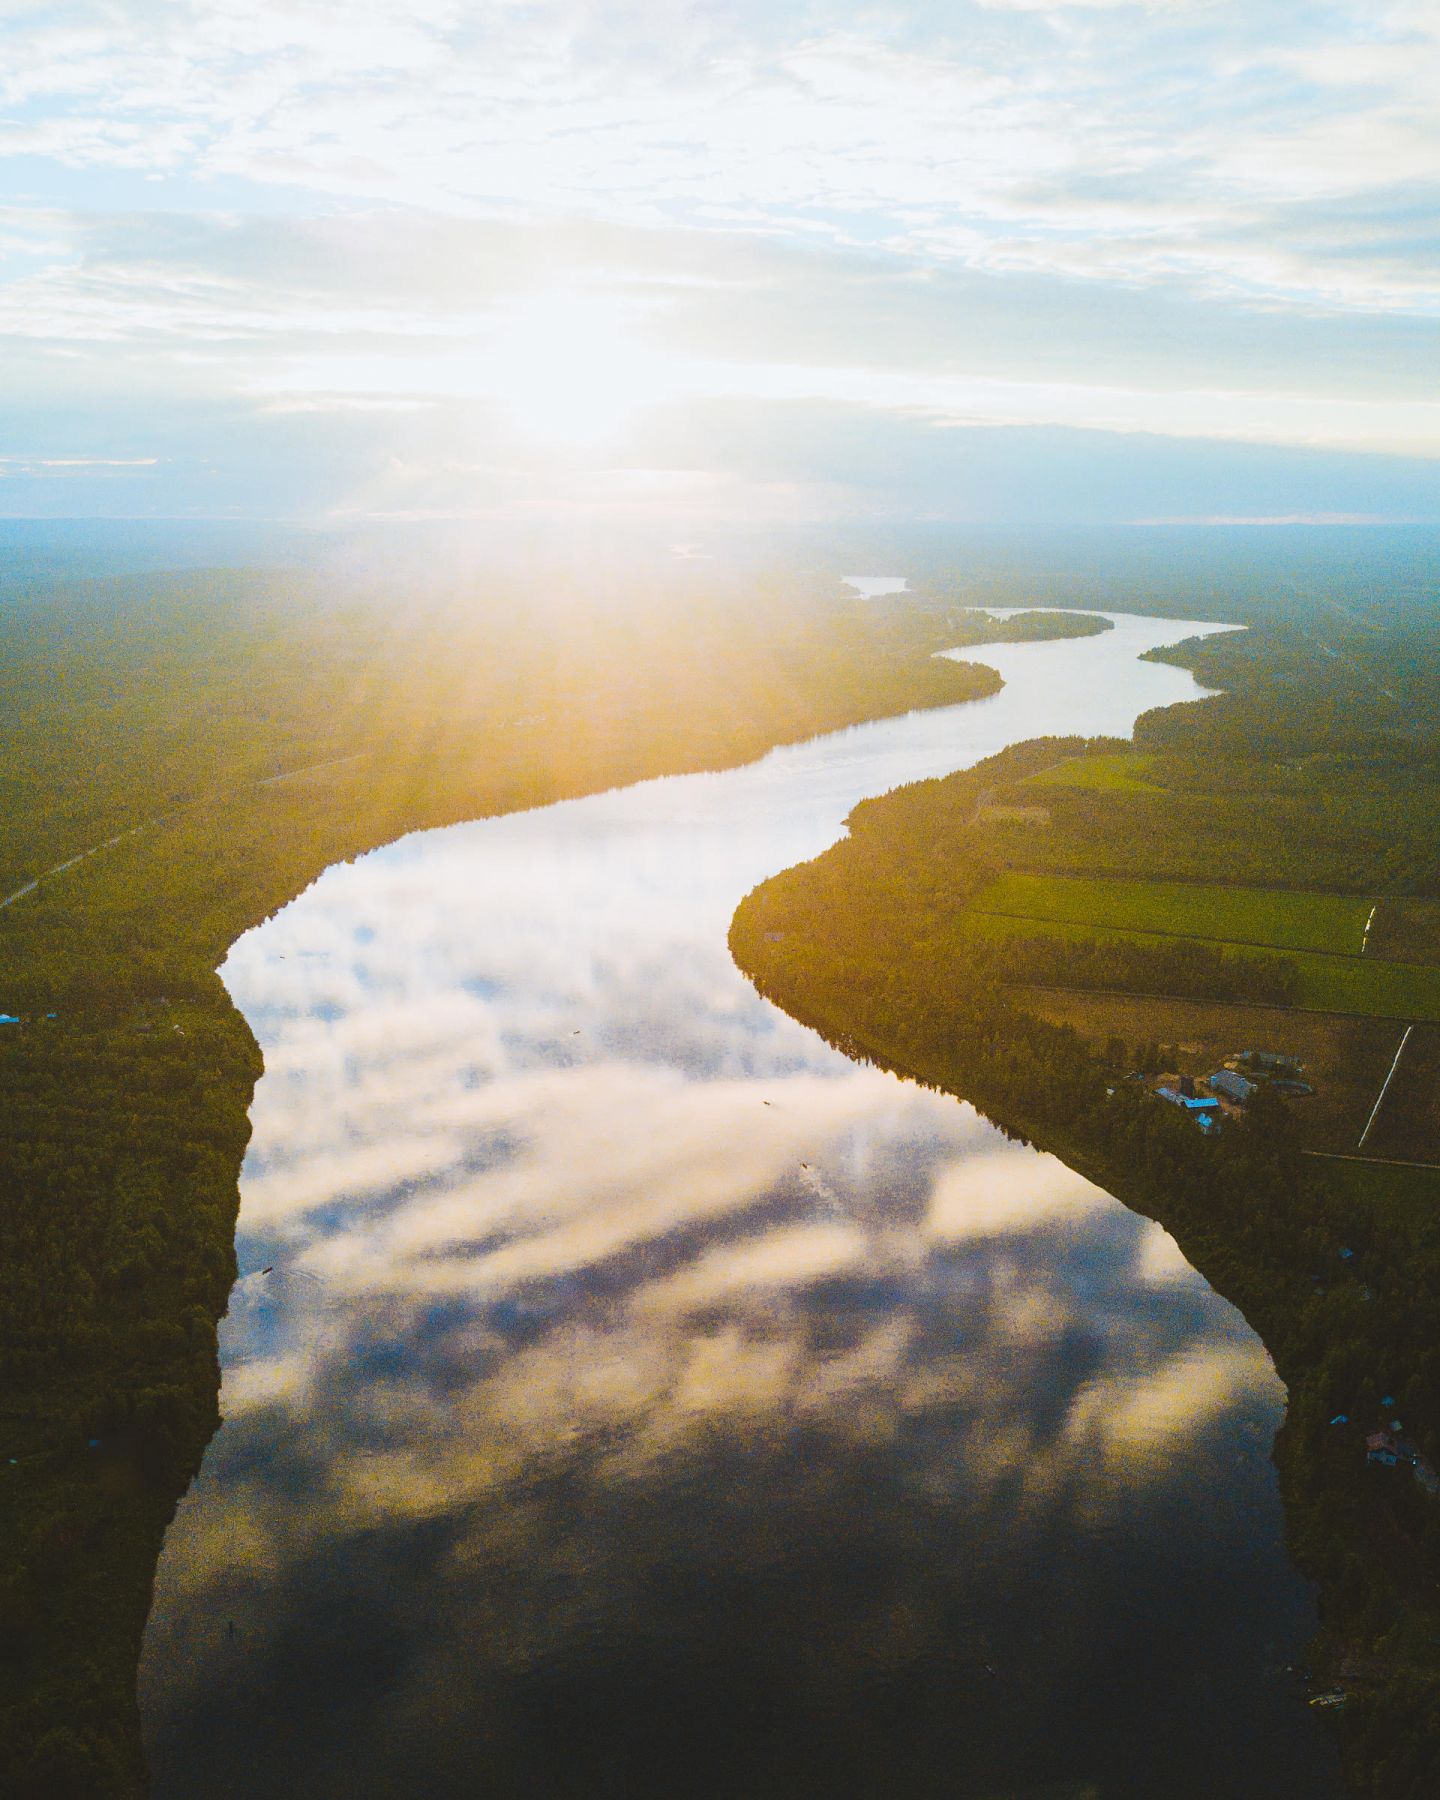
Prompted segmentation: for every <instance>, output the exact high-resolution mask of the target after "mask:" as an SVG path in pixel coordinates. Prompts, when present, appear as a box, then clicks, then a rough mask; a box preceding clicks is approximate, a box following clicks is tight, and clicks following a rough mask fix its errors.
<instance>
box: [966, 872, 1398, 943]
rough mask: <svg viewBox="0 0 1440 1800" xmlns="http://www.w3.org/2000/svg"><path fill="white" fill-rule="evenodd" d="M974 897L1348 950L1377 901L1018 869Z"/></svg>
mask: <svg viewBox="0 0 1440 1800" xmlns="http://www.w3.org/2000/svg"><path fill="white" fill-rule="evenodd" d="M973 904H974V910H975V911H976V912H983V913H998V914H1007V915H1012V916H1014V917H1017V918H1022V919H1028V920H1032V921H1033V920H1046V921H1051V920H1053V921H1055V922H1056V923H1061V924H1074V925H1097V926H1104V927H1107V928H1109V929H1111V930H1115V931H1122V932H1123V931H1139V932H1143V933H1145V934H1147V935H1153V936H1165V937H1184V938H1199V939H1202V940H1209V941H1212V942H1214V943H1219V944H1257V945H1261V946H1264V947H1265V948H1267V949H1272V950H1321V951H1328V952H1330V953H1331V954H1332V955H1334V954H1338V955H1342V956H1356V955H1358V953H1359V950H1360V944H1361V941H1362V939H1363V937H1364V933H1365V921H1366V919H1367V918H1368V917H1369V914H1370V906H1371V902H1370V901H1369V900H1367V899H1365V898H1363V897H1358V896H1353V895H1348V894H1303V893H1294V892H1286V891H1283V890H1274V889H1270V888H1241V887H1201V886H1197V885H1195V884H1193V883H1189V882H1178V881H1122V880H1115V879H1112V878H1109V877H1101V878H1095V877H1088V876H1073V875H1020V874H1007V875H1002V876H1001V877H1000V878H999V880H998V881H994V882H992V883H991V884H990V886H989V887H987V888H986V889H985V890H984V892H983V893H981V894H978V895H977V896H976V898H975V901H974V903H973Z"/></svg>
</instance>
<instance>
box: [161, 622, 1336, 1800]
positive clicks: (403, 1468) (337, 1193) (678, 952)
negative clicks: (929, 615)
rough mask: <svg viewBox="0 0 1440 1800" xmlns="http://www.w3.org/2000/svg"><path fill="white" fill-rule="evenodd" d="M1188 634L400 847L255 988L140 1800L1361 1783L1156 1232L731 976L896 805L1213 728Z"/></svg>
mask: <svg viewBox="0 0 1440 1800" xmlns="http://www.w3.org/2000/svg"><path fill="white" fill-rule="evenodd" d="M1197 629H1203V628H1197V627H1195V626H1193V625H1190V624H1186V623H1184V622H1165V621H1156V620H1142V619H1134V618H1126V617H1120V618H1119V619H1118V620H1117V629H1116V630H1115V631H1113V632H1110V633H1108V634H1106V635H1104V636H1100V637H1094V638H1088V639H1084V640H1076V641H1070V642H1065V643H1053V644H1044V643H1037V644H1025V645H1015V646H1005V647H1000V648H988V647H987V649H986V650H985V651H984V652H983V659H984V660H985V661H986V662H990V663H993V664H994V665H995V666H996V667H998V668H999V669H1000V671H1001V673H1002V674H1003V675H1004V677H1005V681H1006V686H1005V688H1004V690H1003V692H1001V693H1000V694H998V695H996V696H995V697H994V698H993V699H990V700H986V701H983V702H979V703H976V704H972V705H968V706H963V707H956V708H951V709H947V710H943V711H933V712H926V713H919V714H912V715H910V716H908V717H906V718H901V719H894V720H889V721H886V722H883V723H879V724H875V725H871V726H865V727H861V728H858V729H856V730H853V731H848V732H844V733H840V734H838V735H836V736H833V737H828V738H823V739H818V740H815V741H813V742H811V743H808V744H802V745H798V746H795V747H793V748H789V749H785V750H780V751H776V752H775V753H773V754H772V755H770V756H768V757H766V758H765V759H764V760H763V761H761V762H758V763H755V764H753V765H751V766H750V767H748V768H744V769H739V770H735V771H732V772H729V773H725V774H720V775H700V776H688V777H684V778H679V779H673V780H665V781H656V782H650V783H647V784H645V785H643V786H639V787H634V788H629V789H625V790H623V791H619V792H615V793H611V794H606V795H603V796H599V797H597V798H593V799H588V800H583V801H576V802H570V803H566V804H563V805H558V806H553V807H549V808H547V809H545V810H543V811H537V812H532V813H526V814H520V815H514V816H511V817H507V818H501V819H493V820H488V821H484V822H481V823H477V824H473V825H468V826H462V827H457V828H454V829H451V830H447V831H440V832H433V833H428V834H423V835H419V836H415V837H410V838H407V839H405V840H403V841H402V842H400V843H397V844H395V845H392V846H391V847H390V848H388V849H386V850H383V851H380V852H377V853H376V854H375V855H373V856H369V857H366V858H364V859H363V860H362V861H360V862H358V863H355V864H353V865H350V866H338V867H336V868H333V869H331V870H329V871H328V872H327V873H326V874H325V875H324V876H323V877H322V878H321V879H320V880H319V881H318V882H316V883H315V885H314V886H313V887H312V888H311V889H310V890H309V892H308V893H306V894H305V895H304V896H302V897H301V898H300V899H299V900H297V901H296V902H295V903H294V904H293V905H292V906H290V907H288V908H286V909H285V911H283V912H282V913H280V914H279V915H278V916H277V917H275V918H274V919H272V920H270V921H269V922H268V923H267V924H266V925H264V926H262V927H261V928H259V929H258V930H256V931H254V932H251V933H249V934H248V935H247V936H246V937H245V938H243V939H242V940H241V941H240V942H239V943H237V944H236V945H235V946H234V948H233V949H232V951H231V953H230V956H229V958H228V960H227V962H226V964H225V967H224V970H223V973H224V976H225V979H226V982H227V984H228V986H229V988H230V991H231V993H232V994H233V995H234V997H235V1000H236V1003H237V1004H238V1005H239V1006H240V1007H241V1009H242V1010H243V1011H244V1013H245V1015H246V1017H247V1019H249V1021H250V1023H251V1025H252V1027H253V1028H254V1030H255V1033H256V1035H257V1037H258V1038H259V1040H260V1042H261V1044H262V1045H263V1047H264V1051H265V1062H266V1073H265V1076H264V1079H263V1080H262V1082H261V1084H260V1086H259V1089H258V1090H257V1094H256V1099H255V1106H254V1114H253V1121H254V1139H253V1143H252V1146H251V1150H250V1154H249V1157H248V1159H247V1162H246V1166H245V1174H244V1180H243V1189H242V1191H243V1207H242V1213H241V1220H240V1241H239V1254H240V1260H241V1267H242V1269H243V1270H244V1271H245V1274H244V1275H243V1277H242V1279H241V1280H240V1282H239V1283H238V1285H237V1287H236V1289H235V1293H234V1296H233V1299H232V1302H231V1310H230V1316H229V1318H228V1320H227V1321H226V1323H225V1326H224V1329H223V1355H224V1370H225V1374H224V1395H223V1404H224V1412H225V1418H226V1423H225V1425H224V1427H223V1428H222V1430H221V1432H220V1433H219V1435H218V1436H217V1437H216V1439H215V1441H214V1443H213V1444H212V1445H211V1448H210V1451H209V1454H208V1456H207V1458H206V1461H205V1466H204V1469H203V1472H202V1474H201V1476H200V1478H199V1479H198V1480H197V1482H196V1483H195V1486H194V1488H193V1489H192V1491H191V1492H190V1494H189V1495H188V1496H187V1497H186V1499H185V1501H184V1502H183V1504H182V1506H181V1508H180V1511H179V1513H178V1515H177V1517H176V1520H175V1523H174V1525H173V1526H172V1528H171V1531H170V1535H169V1538H168V1540H167V1545H166V1550H165V1555H164V1558H163V1560H162V1564H161V1568H160V1572H159V1576H158V1581H157V1587H156V1595H155V1605H154V1611H153V1615H152V1619H151V1623H150V1628H149V1635H148V1639H147V1645H146V1654H145V1662H144V1668H143V1672H142V1700H143V1706H144V1716H145V1724H146V1736H147V1744H148V1751H149V1755H150V1759H151V1763H152V1767H153V1771H154V1779H155V1788H156V1792H157V1793H158V1794H159V1795H161V1796H164V1797H166V1800H192V1797H193V1796H197V1795H205V1796H207V1797H208V1800H214V1797H217V1796H236V1797H240V1796H244V1797H247V1800H249V1797H254V1800H259V1797H260V1796H266V1797H267V1800H272V1797H274V1796H290V1795H294V1796H301V1795H304V1796H307V1800H315V1797H327V1800H328V1797H329V1796H336V1797H338V1796H341V1795H344V1796H346V1797H347V1800H353V1797H356V1796H372V1795H374V1796H387V1797H388V1796H396V1797H398V1796H402V1795H403V1796H406V1797H407V1800H408V1797H411V1796H418V1795H425V1796H449V1795H457V1796H460V1795H465V1796H469V1795H477V1794H482V1793H483V1794H485V1795H489V1796H495V1797H496V1800H508V1797H510V1796H524V1797H525V1800H532V1797H533V1800H541V1797H542V1796H543V1797H544V1800H559V1797H573V1800H582V1797H583V1800H596V1797H597V1796H614V1797H615V1800H649V1797H650V1796H656V1797H659V1796H664V1797H665V1800H675V1797H682V1796H683V1797H705V1800H709V1797H711V1796H713V1797H715V1800H721V1797H724V1800H761V1797H772V1796H773V1797H774V1800H781V1797H784V1800H795V1797H797V1796H801V1797H804V1796H811V1795H814V1796H821V1795H824V1796H826V1797H827V1800H833V1797H835V1796H856V1797H857V1800H858V1797H859V1796H866V1797H872V1796H881V1795H885V1796H904V1797H909V1796H917V1797H918V1796H927V1797H928V1796H939V1795H945V1796H958V1797H960V1800H981V1797H982V1796H998V1795H1022V1794H1024V1795H1031V1794H1037V1795H1038V1794H1039V1793H1041V1792H1043V1793H1045V1794H1047V1795H1049V1794H1051V1793H1052V1792H1053V1793H1056V1794H1065V1793H1075V1794H1079V1793H1081V1792H1086V1793H1088V1792H1096V1793H1099V1794H1102V1795H1104V1796H1106V1797H1107V1800H1110V1797H1112V1796H1136V1797H1139V1796H1142V1795H1143V1796H1146V1797H1152V1796H1156V1795H1161V1794H1163V1795H1167V1796H1201V1795H1203V1796H1205V1797H1206V1800H1215V1797H1217V1796H1222V1795H1223V1796H1243V1795H1255V1796H1262V1795H1263V1796H1266V1800H1273V1797H1274V1796H1277V1795H1289V1794H1296V1795H1300V1794H1303V1795H1305V1796H1307V1797H1314V1800H1323V1797H1324V1796H1327V1795H1331V1794H1334V1793H1336V1792H1338V1789H1337V1787H1336V1783H1335V1776H1334V1772H1333V1766H1332V1760H1331V1755H1330V1747H1329V1744H1328V1742H1327V1740H1326V1738H1325V1736H1324V1734H1323V1732H1322V1730H1321V1729H1320V1726H1319V1724H1318V1723H1317V1721H1316V1719H1315V1718H1314V1716H1313V1715H1312V1714H1310V1713H1308V1712H1307V1710H1306V1707H1305V1704H1304V1700H1303V1697H1302V1695H1301V1693H1300V1690H1299V1687H1298V1684H1297V1683H1296V1682H1295V1681H1294V1679H1293V1677H1292V1676H1291V1675H1289V1674H1287V1673H1286V1667H1285V1665H1286V1664H1287V1663H1289V1662H1291V1661H1292V1660H1293V1659H1295V1658H1296V1657H1297V1656H1298V1655H1299V1654H1300V1653H1301V1651H1302V1649H1303V1646H1304V1644H1305V1642H1306V1639H1307V1636H1308V1635H1309V1633H1310V1631H1311V1630H1312V1629H1313V1624H1314V1620H1313V1614H1312V1598H1311V1594H1310V1591H1309V1589H1308V1588H1307V1586H1306V1585H1305V1584H1304V1583H1303V1582H1302V1581H1301V1580H1300V1579H1299V1578H1298V1576H1297V1575H1296V1574H1295V1572H1294V1570H1293V1569H1292V1568H1291V1566H1290V1565H1289V1563H1288V1562H1287V1560H1286V1556H1285V1552H1284V1545H1283V1537H1282V1522H1281V1515H1280V1506H1279V1501H1278V1497H1277V1492H1276V1485H1275V1480H1274V1473H1273V1470H1272V1468H1271V1465H1270V1462H1269V1447H1270V1443H1271V1439H1272V1436H1273V1434H1274V1431H1275V1428H1276V1426H1277V1424H1278V1422H1279V1419H1280V1416H1281V1411H1282V1405H1283V1395H1282V1393H1281V1390H1280V1387H1279V1384H1278V1382H1277V1380H1276V1378H1275V1375H1274V1372H1273V1370H1272V1368H1271V1366H1270V1363H1269V1360H1268V1358H1267V1357H1266V1355H1265V1352H1264V1349H1263V1347H1262V1346H1261V1345H1260V1343H1259V1342H1258V1341H1257V1339H1256V1338H1255V1336H1254V1334H1253V1333H1252V1332H1251V1331H1250V1330H1249V1328H1248V1327H1247V1326H1246V1324H1245V1322H1244V1321H1243V1320H1242V1319H1241V1318H1240V1317H1239V1315H1238V1314H1237V1313H1236V1312H1235V1311H1234V1310H1233V1308H1231V1307H1230V1306H1228V1305H1227V1304H1226V1303H1225V1302H1224V1301H1222V1300H1221V1299H1220V1298H1219V1297H1218V1296H1217V1295H1216V1294H1215V1293H1213V1292H1212V1291H1211V1289H1210V1288H1209V1287H1208V1286H1207V1285H1206V1283H1205V1282H1204V1281H1203V1280H1201V1279H1200V1277H1199V1276H1198V1275H1197V1274H1196V1273H1195V1272H1194V1271H1193V1270H1192V1269H1190V1268H1189V1267H1188V1266H1187V1264H1186V1263H1185V1261H1184V1260H1183V1258H1182V1257H1181V1256H1180V1254H1179V1252H1178V1250H1177V1249H1176V1247H1175V1245H1174V1243H1173V1241H1172V1240H1171V1239H1170V1238H1169V1237H1168V1236H1167V1235H1166V1234H1165V1233H1164V1232H1163V1231H1162V1230H1160V1229H1159V1228H1158V1227H1157V1226H1155V1225H1153V1224H1151V1223H1149V1222H1148V1221H1146V1220H1143V1219H1141V1218H1138V1217H1137V1216H1136V1215H1134V1214H1132V1213H1130V1212H1128V1211H1127V1210H1126V1209H1125V1208H1124V1207H1122V1206H1121V1205H1119V1204H1118V1202H1116V1201H1115V1200H1113V1199H1112V1198H1111V1197H1109V1196H1108V1195H1106V1194H1104V1193H1102V1192H1101V1191H1100V1190H1098V1189H1097V1188H1095V1187H1094V1186H1092V1185H1091V1184H1089V1183H1088V1182H1086V1181H1084V1180H1083V1179H1081V1178H1080V1177H1078V1176H1077V1175H1075V1174H1074V1173H1072V1172H1071V1171H1070V1170H1068V1169H1067V1168H1065V1167H1064V1166H1063V1165H1062V1164H1061V1163H1059V1162H1058V1161H1056V1160H1055V1159H1054V1158H1053V1157H1050V1156H1047V1155H1041V1154H1039V1153H1037V1152H1035V1151H1034V1150H1031V1149H1029V1148H1027V1147H1025V1146H1023V1145H1020V1144H1016V1143H1012V1142H1009V1141H1008V1140H1007V1139H1006V1138H1005V1137H1004V1136H1003V1135H1002V1134H1001V1133H1000V1132H999V1131H997V1130H996V1129H995V1128H993V1127H992V1126H991V1125H989V1124H988V1123H987V1122H986V1121H984V1120H983V1119H982V1118H980V1117H979V1116H978V1115H977V1114H976V1113H975V1112H974V1111H973V1110H972V1109H971V1108H970V1107H968V1106H965V1105H962V1104H960V1103H958V1102H956V1101H953V1100H950V1099H947V1098H945V1097H943V1096H940V1095H936V1094H932V1093H929V1092H926V1091H923V1090H921V1089H919V1088H917V1087H915V1086H913V1085H910V1084H907V1083H905V1082H902V1081H899V1080H897V1079H895V1078H893V1077H891V1076H889V1075H886V1074H883V1073H881V1072H880V1071H878V1070H875V1069H871V1068H867V1067H863V1066H859V1065H856V1064H854V1063H852V1062H849V1061H847V1060H846V1059H845V1058H844V1057H843V1056H841V1055H840V1054H838V1053H837V1052H835V1051H833V1050H831V1049H830V1048H828V1047H827V1046H826V1045H825V1044H824V1043H823V1042H821V1040H820V1039H819V1038H817V1037H816V1036H815V1035H814V1034H812V1033H811V1032H809V1031H807V1030H805V1029H804V1028H802V1027H801V1026H799V1025H797V1024H796V1023H795V1022H794V1021H792V1020H790V1019H788V1018H786V1017H785V1016H784V1015H782V1014H780V1013H778V1012H777V1011H776V1010H775V1009H773V1008H772V1007H770V1006H769V1005H767V1004H766V1003H765V1002H763V1001H762V1000H760V999H759V997H758V996H757V995H756V994H755V993H754V991H753V990H752V989H751V988H750V987H749V985H748V984H747V983H746V982H745V981H744V980H743V979H742V977H741V976H740V975H739V974H738V972H737V971H736V969H735V968H734V966H733V965H732V963H731V961H730V958H729V955H728V952H727V950H726V944H725V937H726V929H727V926H728V923H729V919H730V916H731V913H732V912H733V909H734V907H735V905H736V903H737V902H738V900H739V899H740V898H741V896H742V895H743V894H744V893H745V892H746V891H747V890H748V889H749V888H750V887H752V886H753V885H754V884H755V883H756V882H757V881H759V880H761V879H763V878H764V877H766V876H768V875H770V874H772V873H774V872H775V871H776V870H779V869H781V868H784V867H786V866H788V865H790V864H793V863H795V862H797V861H799V860H801V859H803V858H806V857H809V856H812V855H814V854H816V853H817V852H818V851H819V850H821V849H822V848H823V847H824V846H825V845H826V844H828V843H830V842H832V841H833V840H834V838H835V837H836V836H837V834H838V833H839V832H840V830H841V829H842V824H843V820H844V817H845V815H846V813H847V812H848V811H849V809H850V808H851V807H852V806H853V805H854V804H855V802H856V801H857V800H859V799H861V798H862V797H864V796H866V795H868V794H874V793H879V792H882V791H884V790H885V789H888V788H890V787H892V786H894V785H896V784H897V783H899V782H902V781H906V780H912V779H915V778H918V777H921V776H927V775H934V774H939V773H943V772H946V771H948V770H951V769H955V768H958V767H963V766H965V765H967V764H969V763H971V762H973V761H975V760H976V759H977V758H979V757H981V756H983V755H986V754H988V753H989V752H991V751H994V750H998V749H1000V748H1001V747H1002V746H1004V745H1005V744H1008V743H1011V742H1014V741H1016V740H1017V739H1022V738H1027V737H1032V736H1035V735H1037V734H1040V733H1052V732H1053V733H1062V732H1074V731H1080V732H1087V733H1088V732H1128V730H1129V729H1130V726H1131V723H1132V721H1133V720H1134V718H1135V716H1136V715H1137V714H1138V713H1139V712H1140V711H1142V710H1144V709H1145V708H1147V707H1151V706H1156V705H1163V704H1166V703H1168V702H1171V701H1175V700H1179V699H1183V698H1186V697H1193V696H1194V695H1195V694H1196V693H1197V689H1196V687H1195V685H1194V683H1193V681H1192V679H1191V677H1190V676H1189V675H1188V674H1186V673H1184V672H1183V671H1181V670H1178V669H1173V668H1167V667H1165V666H1163V665H1157V664H1150V663H1142V662H1139V661H1137V660H1136V659H1137V657H1138V656H1139V654H1140V653H1141V652H1142V651H1143V650H1145V649H1147V648H1149V647H1151V646H1154V645H1157V644H1160V643H1163V642H1173V641H1175V640H1177V639H1178V638H1181V637H1184V636H1188V635H1191V634H1193V633H1194V632H1195V631H1196V630H1197Z"/></svg>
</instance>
